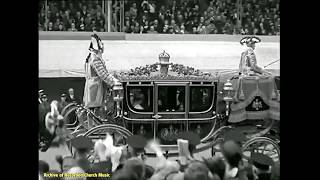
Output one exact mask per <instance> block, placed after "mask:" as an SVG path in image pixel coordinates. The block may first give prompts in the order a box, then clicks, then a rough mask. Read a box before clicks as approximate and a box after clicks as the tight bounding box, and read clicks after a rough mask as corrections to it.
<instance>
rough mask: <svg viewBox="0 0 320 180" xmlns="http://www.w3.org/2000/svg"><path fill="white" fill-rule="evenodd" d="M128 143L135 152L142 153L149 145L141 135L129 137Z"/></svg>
mask: <svg viewBox="0 0 320 180" xmlns="http://www.w3.org/2000/svg"><path fill="white" fill-rule="evenodd" d="M127 143H128V145H129V146H130V147H132V148H133V149H134V150H135V151H137V152H140V151H143V150H144V147H145V146H146V145H147V140H146V138H144V137H143V136H141V135H133V136H129V137H128V139H127Z"/></svg>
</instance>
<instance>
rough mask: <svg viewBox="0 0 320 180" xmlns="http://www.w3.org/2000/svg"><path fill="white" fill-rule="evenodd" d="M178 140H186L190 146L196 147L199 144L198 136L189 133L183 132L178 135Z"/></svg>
mask: <svg viewBox="0 0 320 180" xmlns="http://www.w3.org/2000/svg"><path fill="white" fill-rule="evenodd" d="M178 138H179V139H184V140H188V141H189V144H190V145H192V146H197V145H198V144H200V143H201V140H200V137H199V135H198V134H196V133H194V132H190V131H184V132H182V133H180V134H179V135H178Z"/></svg>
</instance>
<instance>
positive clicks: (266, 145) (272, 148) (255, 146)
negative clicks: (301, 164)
mask: <svg viewBox="0 0 320 180" xmlns="http://www.w3.org/2000/svg"><path fill="white" fill-rule="evenodd" d="M242 150H243V157H244V159H246V160H249V159H250V158H251V155H252V154H253V153H262V154H265V155H267V156H269V157H271V158H272V159H273V161H274V162H277V161H280V147H279V146H278V144H277V143H276V142H275V141H274V140H272V139H270V138H267V137H256V138H253V139H250V140H249V141H247V142H246V143H245V144H244V145H243V149H242Z"/></svg>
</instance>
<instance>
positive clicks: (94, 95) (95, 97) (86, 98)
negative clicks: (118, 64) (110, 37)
mask: <svg viewBox="0 0 320 180" xmlns="http://www.w3.org/2000/svg"><path fill="white" fill-rule="evenodd" d="M103 52H104V45H103V43H102V41H101V39H100V37H99V36H98V35H97V34H95V33H94V34H92V35H91V43H90V46H89V55H88V56H87V58H86V62H85V72H86V82H85V87H84V95H83V102H84V106H85V107H87V108H89V109H91V110H92V111H93V112H96V111H97V110H98V109H99V108H101V107H103V105H104V104H103V103H104V100H105V99H106V98H107V97H106V90H107V89H106V88H112V87H113V86H114V85H115V84H119V83H120V82H119V80H118V79H116V78H115V77H114V76H113V75H112V74H110V73H109V72H108V70H107V67H106V64H105V62H104V59H103V58H102V54H103ZM89 123H91V122H89Z"/></svg>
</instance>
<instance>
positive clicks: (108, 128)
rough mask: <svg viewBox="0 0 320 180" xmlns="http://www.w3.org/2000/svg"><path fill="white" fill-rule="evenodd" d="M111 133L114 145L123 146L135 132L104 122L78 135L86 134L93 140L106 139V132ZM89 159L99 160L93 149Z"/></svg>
mask: <svg viewBox="0 0 320 180" xmlns="http://www.w3.org/2000/svg"><path fill="white" fill-rule="evenodd" d="M107 133H109V134H110V135H112V136H113V142H114V146H122V145H126V144H127V143H126V139H127V138H128V137H129V136H132V135H133V134H132V133H131V132H130V131H129V130H127V129H126V128H124V127H122V126H119V125H115V124H103V125H99V126H96V127H93V128H91V129H89V130H88V131H87V132H85V133H83V134H79V135H78V136H85V137H89V138H90V139H92V141H93V142H95V141H97V140H98V139H104V138H105V137H106V134H107ZM88 159H89V160H90V161H92V162H95V161H97V159H96V157H94V156H93V149H92V150H91V152H90V153H89V155H88Z"/></svg>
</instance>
